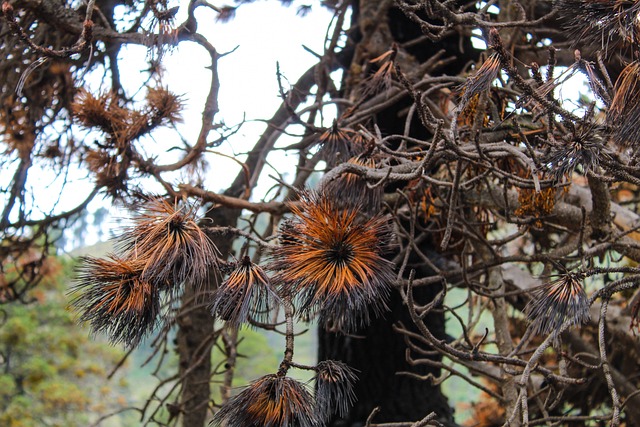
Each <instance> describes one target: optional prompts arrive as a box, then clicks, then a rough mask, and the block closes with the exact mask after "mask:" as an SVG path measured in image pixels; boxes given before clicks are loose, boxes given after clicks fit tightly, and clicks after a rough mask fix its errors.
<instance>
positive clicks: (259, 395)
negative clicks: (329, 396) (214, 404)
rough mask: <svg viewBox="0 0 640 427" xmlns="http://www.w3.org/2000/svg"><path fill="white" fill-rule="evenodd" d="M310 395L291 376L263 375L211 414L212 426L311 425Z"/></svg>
mask: <svg viewBox="0 0 640 427" xmlns="http://www.w3.org/2000/svg"><path fill="white" fill-rule="evenodd" d="M314 409H315V405H314V401H313V396H312V395H311V393H310V392H309V391H308V390H307V388H306V387H305V386H304V385H303V384H302V383H300V382H298V381H296V380H294V379H293V378H289V377H285V376H278V375H266V376H264V377H262V378H260V379H258V380H256V381H254V382H253V383H252V384H251V385H250V386H249V387H247V388H246V389H244V390H243V391H242V392H241V393H240V394H238V395H237V396H235V397H233V398H231V399H230V400H229V401H228V402H227V403H226V404H225V405H224V406H223V407H222V408H221V409H220V410H219V411H218V412H217V413H216V414H215V415H214V417H213V421H212V425H213V426H216V427H222V426H225V427H226V426H243V427H289V426H298V427H314V426H317V425H318V424H319V421H318V419H317V417H316V415H315V413H314Z"/></svg>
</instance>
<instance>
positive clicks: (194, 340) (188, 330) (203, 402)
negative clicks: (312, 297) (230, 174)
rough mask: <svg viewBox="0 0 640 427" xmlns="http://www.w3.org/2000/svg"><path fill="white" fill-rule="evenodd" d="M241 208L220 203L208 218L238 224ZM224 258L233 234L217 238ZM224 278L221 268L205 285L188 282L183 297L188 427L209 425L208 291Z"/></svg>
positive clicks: (180, 340)
mask: <svg viewBox="0 0 640 427" xmlns="http://www.w3.org/2000/svg"><path fill="white" fill-rule="evenodd" d="M239 216H240V210H237V209H229V208H225V207H219V208H216V209H213V210H211V211H209V213H208V214H207V218H208V219H210V220H212V223H213V224H215V225H217V226H221V227H225V226H235V225H236V222H237V220H238V217H239ZM215 243H216V246H217V247H218V250H219V251H220V253H221V258H222V259H226V258H227V257H228V255H229V254H230V252H231V246H232V244H233V238H224V239H218V240H216V242H215ZM219 279H220V277H219V275H218V272H217V271H212V272H211V277H210V278H209V281H208V283H207V284H206V286H205V287H204V289H202V290H199V289H193V288H192V287H189V286H187V287H186V289H185V293H184V295H183V297H182V310H181V312H184V313H185V314H183V315H179V316H178V322H177V323H178V334H177V339H176V341H177V352H178V354H179V360H180V368H179V372H180V376H181V377H182V378H183V382H182V395H181V401H180V403H181V410H182V412H183V415H182V425H183V426H184V427H200V426H205V425H206V422H207V417H208V416H209V402H210V399H211V385H210V379H211V349H212V347H213V344H214V343H215V336H214V333H213V332H214V330H213V322H214V318H213V316H212V315H211V310H210V308H209V306H208V304H207V301H208V300H209V298H208V295H209V294H210V292H211V291H213V290H214V289H215V288H216V286H217V284H218V280H219Z"/></svg>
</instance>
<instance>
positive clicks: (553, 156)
mask: <svg viewBox="0 0 640 427" xmlns="http://www.w3.org/2000/svg"><path fill="white" fill-rule="evenodd" d="M602 133H603V129H600V128H597V127H595V126H583V127H580V128H578V129H577V131H576V132H574V134H573V135H571V137H570V138H569V139H567V141H563V142H564V143H563V144H561V145H559V146H556V147H554V148H553V149H552V151H551V152H550V153H549V155H548V156H547V158H546V163H547V166H548V168H549V171H550V172H551V173H552V174H553V176H554V178H555V179H556V180H558V181H560V180H561V179H562V178H563V177H565V176H566V177H571V174H572V173H573V171H574V170H575V169H576V167H578V166H582V172H583V173H584V174H585V175H586V173H587V172H588V171H590V170H591V171H595V170H596V169H597V168H598V165H599V164H600V160H602V159H610V158H611V155H610V153H609V152H608V149H607V147H606V142H605V141H604V138H603V137H602Z"/></svg>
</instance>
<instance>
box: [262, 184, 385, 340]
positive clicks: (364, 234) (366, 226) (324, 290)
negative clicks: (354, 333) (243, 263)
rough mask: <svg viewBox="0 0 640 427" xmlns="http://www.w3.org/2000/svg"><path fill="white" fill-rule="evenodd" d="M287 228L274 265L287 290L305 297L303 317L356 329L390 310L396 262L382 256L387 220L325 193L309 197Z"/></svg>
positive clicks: (294, 210)
mask: <svg viewBox="0 0 640 427" xmlns="http://www.w3.org/2000/svg"><path fill="white" fill-rule="evenodd" d="M290 206H291V211H292V213H293V214H294V217H293V218H292V219H290V220H289V221H287V222H285V224H284V225H283V226H282V227H281V229H280V232H281V239H280V241H281V243H282V244H281V245H280V246H279V247H278V249H276V250H275V251H274V254H273V260H274V261H273V263H272V265H271V267H272V268H273V269H274V270H277V271H278V275H277V279H276V280H278V281H280V282H281V283H283V285H284V287H285V290H286V292H291V293H293V294H297V295H299V296H300V297H301V299H302V302H303V306H302V313H303V315H309V314H313V313H314V312H316V311H318V310H319V312H320V316H321V318H322V320H323V321H324V322H326V323H327V324H331V325H332V326H333V327H338V328H344V329H347V330H349V329H353V328H354V327H357V326H358V325H359V324H365V323H368V321H369V311H370V310H371V312H372V313H373V314H374V315H376V316H377V315H378V314H379V313H380V312H381V311H383V310H384V309H385V308H386V305H385V300H386V297H387V295H388V287H389V284H390V283H391V282H392V280H393V278H394V275H393V264H392V263H391V262H389V261H388V260H386V259H385V258H384V257H383V256H382V254H383V252H384V250H385V249H386V247H387V246H388V244H389V242H390V238H391V231H390V227H389V224H388V220H387V219H386V218H385V217H382V216H373V217H370V218H368V219H364V218H361V217H359V216H358V210H357V209H354V208H351V209H344V210H341V209H338V207H337V206H336V202H335V201H334V200H333V199H331V198H329V197H328V196H327V195H325V194H323V193H314V192H308V193H303V194H302V197H301V199H300V202H299V204H295V205H294V204H291V205H290Z"/></svg>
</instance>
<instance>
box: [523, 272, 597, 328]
mask: <svg viewBox="0 0 640 427" xmlns="http://www.w3.org/2000/svg"><path fill="white" fill-rule="evenodd" d="M532 297H533V298H532V300H531V302H530V303H529V305H527V307H526V309H525V313H526V314H527V316H528V318H529V321H530V322H531V327H532V332H533V333H534V334H536V335H548V334H553V336H554V338H557V336H558V334H559V333H560V332H561V331H562V329H561V328H562V326H563V325H564V324H565V322H568V323H569V326H579V325H582V324H584V323H586V322H588V321H589V299H588V298H587V294H586V292H585V290H584V286H583V284H582V282H581V280H580V278H579V276H578V275H577V274H575V273H566V274H564V275H562V276H560V277H559V278H558V279H557V280H554V281H552V282H549V283H546V284H545V285H543V286H541V287H540V288H538V289H537V290H536V291H535V292H534V294H533V295H532Z"/></svg>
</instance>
